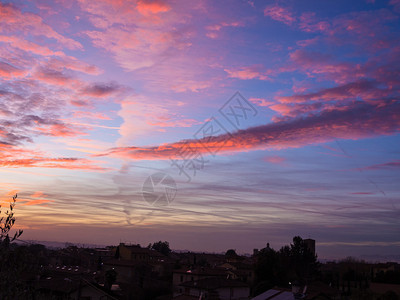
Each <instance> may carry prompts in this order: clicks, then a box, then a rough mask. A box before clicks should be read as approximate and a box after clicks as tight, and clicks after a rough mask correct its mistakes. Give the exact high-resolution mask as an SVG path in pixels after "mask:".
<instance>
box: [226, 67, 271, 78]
mask: <svg viewBox="0 0 400 300" xmlns="http://www.w3.org/2000/svg"><path fill="white" fill-rule="evenodd" d="M224 71H225V72H226V73H228V76H229V77H231V78H238V79H242V80H250V79H259V80H271V78H270V77H269V75H270V74H272V71H271V70H266V71H265V70H263V66H262V65H252V66H249V67H242V68H240V69H236V70H230V69H224Z"/></svg>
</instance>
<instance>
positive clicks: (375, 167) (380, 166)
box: [363, 160, 400, 170]
mask: <svg viewBox="0 0 400 300" xmlns="http://www.w3.org/2000/svg"><path fill="white" fill-rule="evenodd" d="M399 168H400V160H395V161H390V162H387V163H383V164H377V165H372V166H368V167H365V168H363V169H364V170H381V169H399Z"/></svg>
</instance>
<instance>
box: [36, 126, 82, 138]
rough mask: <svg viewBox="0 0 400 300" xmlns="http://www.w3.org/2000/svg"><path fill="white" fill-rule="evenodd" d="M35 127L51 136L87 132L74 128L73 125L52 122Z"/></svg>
mask: <svg viewBox="0 0 400 300" xmlns="http://www.w3.org/2000/svg"><path fill="white" fill-rule="evenodd" d="M35 129H36V130H38V131H40V132H42V134H45V135H51V136H61V137H67V136H77V135H84V134H85V133H83V132H81V131H78V130H76V129H74V128H73V127H72V126H67V125H65V124H52V125H50V126H46V127H36V128H35Z"/></svg>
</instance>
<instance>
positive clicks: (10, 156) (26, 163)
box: [0, 143, 109, 197]
mask: <svg viewBox="0 0 400 300" xmlns="http://www.w3.org/2000/svg"><path fill="white" fill-rule="evenodd" d="M0 166H1V167H5V168H32V167H36V168H59V169H71V170H86V171H107V170H109V169H108V168H104V167H100V166H98V165H97V164H96V163H95V162H94V161H92V160H88V159H83V158H74V157H57V158H53V157H49V156H47V155H46V154H45V153H42V152H38V151H32V150H28V149H23V148H18V147H15V146H10V145H5V144H1V143H0ZM32 197H33V196H32Z"/></svg>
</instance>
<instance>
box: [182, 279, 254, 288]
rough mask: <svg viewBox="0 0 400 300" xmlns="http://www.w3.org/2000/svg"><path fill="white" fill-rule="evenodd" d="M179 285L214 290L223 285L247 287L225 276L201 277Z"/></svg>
mask: <svg viewBox="0 0 400 300" xmlns="http://www.w3.org/2000/svg"><path fill="white" fill-rule="evenodd" d="M180 285H181V286H184V287H191V288H198V289H205V290H214V289H218V288H224V287H249V286H248V285H247V284H246V283H244V282H241V281H238V280H232V279H225V278H203V279H199V280H195V281H187V282H184V283H182V284H180Z"/></svg>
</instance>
